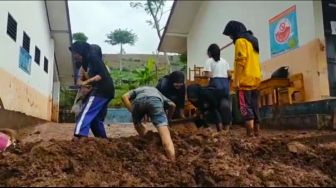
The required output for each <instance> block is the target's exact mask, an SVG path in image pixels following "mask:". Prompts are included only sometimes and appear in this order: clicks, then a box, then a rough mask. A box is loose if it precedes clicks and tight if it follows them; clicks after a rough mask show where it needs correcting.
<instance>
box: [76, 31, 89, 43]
mask: <svg viewBox="0 0 336 188" xmlns="http://www.w3.org/2000/svg"><path fill="white" fill-rule="evenodd" d="M72 39H73V41H75V42H76V41H83V42H86V41H87V40H88V37H87V36H86V35H85V34H84V33H82V32H77V33H74V34H73V35H72Z"/></svg>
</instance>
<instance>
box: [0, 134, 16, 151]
mask: <svg viewBox="0 0 336 188" xmlns="http://www.w3.org/2000/svg"><path fill="white" fill-rule="evenodd" d="M16 137H17V136H16V131H14V130H12V129H0V153H1V152H4V151H6V149H7V148H8V147H10V146H11V145H15V144H16V142H17V140H16Z"/></svg>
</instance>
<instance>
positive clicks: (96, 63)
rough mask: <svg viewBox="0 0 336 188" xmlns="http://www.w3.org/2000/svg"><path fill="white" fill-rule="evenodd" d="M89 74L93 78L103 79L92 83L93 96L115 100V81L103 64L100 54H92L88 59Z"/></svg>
mask: <svg viewBox="0 0 336 188" xmlns="http://www.w3.org/2000/svg"><path fill="white" fill-rule="evenodd" d="M87 61H88V74H89V77H90V78H92V77H94V76H96V75H99V76H100V77H101V78H102V79H101V80H99V81H98V82H92V86H93V93H92V95H95V96H101V97H105V98H114V84H113V80H112V78H111V76H110V74H109V72H108V70H107V68H106V66H105V64H104V63H103V60H102V58H101V57H100V56H99V54H95V53H91V54H89V56H88V58H87Z"/></svg>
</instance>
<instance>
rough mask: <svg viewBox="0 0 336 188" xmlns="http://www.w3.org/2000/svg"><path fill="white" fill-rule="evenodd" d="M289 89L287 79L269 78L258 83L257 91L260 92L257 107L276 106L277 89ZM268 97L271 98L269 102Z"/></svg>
mask: <svg viewBox="0 0 336 188" xmlns="http://www.w3.org/2000/svg"><path fill="white" fill-rule="evenodd" d="M281 87H289V79H288V78H270V79H267V80H264V81H262V82H261V83H260V86H259V87H258V90H259V92H260V99H259V105H260V106H266V105H278V104H279V102H278V98H279V95H278V88H281ZM269 97H271V98H270V99H271V100H269Z"/></svg>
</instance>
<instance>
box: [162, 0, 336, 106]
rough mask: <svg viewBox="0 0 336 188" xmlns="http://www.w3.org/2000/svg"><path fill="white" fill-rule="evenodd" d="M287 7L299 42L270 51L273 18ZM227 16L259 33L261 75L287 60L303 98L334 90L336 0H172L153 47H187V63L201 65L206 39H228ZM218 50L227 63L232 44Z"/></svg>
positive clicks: (180, 50)
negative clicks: (299, 79)
mask: <svg viewBox="0 0 336 188" xmlns="http://www.w3.org/2000/svg"><path fill="white" fill-rule="evenodd" d="M286 10H287V11H286ZM288 10H292V11H293V10H294V16H295V18H296V25H297V39H296V40H297V41H298V43H297V44H298V46H297V48H295V49H294V50H289V51H288V52H286V53H283V54H278V55H276V56H272V55H271V39H270V38H271V36H270V35H271V34H270V33H271V31H270V30H271V29H270V28H271V27H270V26H271V24H272V20H276V19H278V18H279V17H281V16H284V15H286V12H287V13H288ZM230 20H237V21H241V22H242V23H244V24H245V25H246V27H247V29H248V30H252V31H253V32H254V35H255V36H256V37H257V38H258V39H259V46H260V60H261V62H262V68H263V70H262V71H263V76H264V79H266V78H268V77H270V75H271V73H272V71H274V70H275V69H276V68H278V67H281V66H284V65H289V67H290V69H289V70H290V73H298V72H302V73H303V74H304V81H305V86H306V88H305V90H306V93H307V100H308V101H312V100H319V99H322V98H327V97H330V96H336V55H335V54H336V53H335V49H336V0H323V1H316V0H307V1H300V0H298V1H175V2H174V4H173V8H172V11H171V13H170V16H169V19H168V21H167V24H166V28H165V31H164V34H163V37H162V39H161V41H160V44H159V47H158V49H159V51H161V52H164V51H165V52H175V53H185V52H187V54H188V67H189V68H192V67H193V66H194V65H197V66H204V64H205V60H206V58H207V53H206V51H207V48H208V46H209V45H210V44H211V43H217V44H218V45H219V46H221V47H222V46H224V45H226V44H228V43H230V42H232V40H231V39H230V38H229V37H227V36H224V35H223V34H222V33H223V30H224V28H225V26H226V24H227V23H228V22H229V21H230ZM221 56H222V57H223V58H225V59H226V60H228V61H229V62H230V64H231V66H232V64H233V59H234V57H233V56H234V46H233V45H232V46H230V47H228V48H226V49H224V50H223V51H222V53H221Z"/></svg>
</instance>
